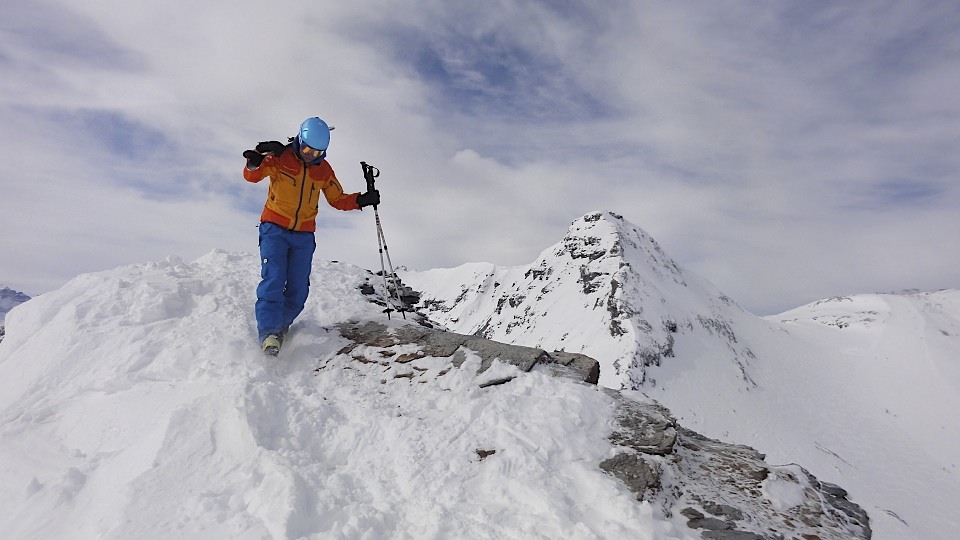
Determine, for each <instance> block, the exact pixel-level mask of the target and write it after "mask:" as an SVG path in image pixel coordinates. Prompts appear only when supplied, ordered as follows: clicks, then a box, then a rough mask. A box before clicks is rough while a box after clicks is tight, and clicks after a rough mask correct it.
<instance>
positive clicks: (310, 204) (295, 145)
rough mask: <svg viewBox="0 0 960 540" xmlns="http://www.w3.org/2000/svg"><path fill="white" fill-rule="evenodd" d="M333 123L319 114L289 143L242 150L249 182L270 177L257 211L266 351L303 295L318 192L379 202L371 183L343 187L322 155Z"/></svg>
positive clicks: (338, 203) (356, 203)
mask: <svg viewBox="0 0 960 540" xmlns="http://www.w3.org/2000/svg"><path fill="white" fill-rule="evenodd" d="M331 129H332V128H330V127H329V126H328V125H327V123H326V122H324V121H323V120H321V119H320V118H307V119H306V120H304V121H303V123H302V124H300V132H299V133H298V134H297V136H296V137H291V138H290V143H289V144H286V145H284V144H282V143H280V142H278V141H267V142H261V143H259V144H257V146H256V150H246V151H244V152H243V157H245V158H247V165H246V168H244V171H243V177H244V178H245V179H246V180H247V181H248V182H254V183H256V182H259V181H261V180H263V179H264V178H268V177H269V178H270V189H269V191H268V192H267V201H266V204H264V207H263V213H262V214H261V215H260V277H261V281H260V285H258V286H257V303H256V307H255V312H256V316H257V331H258V333H259V340H260V349H261V350H262V351H263V352H264V354H267V355H270V356H276V355H277V353H278V352H280V347H281V345H282V344H283V338H284V337H285V336H286V333H287V331H288V330H289V328H290V324H291V323H293V321H294V319H296V318H297V316H298V315H299V314H300V312H301V311H303V305H304V303H305V302H306V300H307V293H308V291H309V287H310V269H311V267H312V263H313V253H314V251H315V249H316V246H317V243H316V238H315V236H314V234H313V233H314V231H316V229H317V223H316V217H317V212H318V210H319V209H318V203H319V200H320V192H321V191H322V192H323V195H324V197H325V198H326V199H327V202H328V203H329V204H330V206H332V207H334V208H336V209H338V210H360V209H362V208H363V207H365V206H370V205H378V204H380V193H379V192H378V191H377V190H375V189H373V190H368V191H367V192H366V193H349V194H348V193H344V192H343V188H342V187H341V186H340V182H339V181H338V180H337V177H336V175H335V174H334V172H333V168H332V167H331V166H330V164H329V163H328V162H327V161H326V159H325V158H326V156H327V147H328V146H329V144H330V130H331Z"/></svg>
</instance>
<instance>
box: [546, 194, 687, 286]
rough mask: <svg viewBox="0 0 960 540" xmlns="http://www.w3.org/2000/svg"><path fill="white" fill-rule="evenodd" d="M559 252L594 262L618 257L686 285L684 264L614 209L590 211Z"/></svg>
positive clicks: (574, 226) (573, 225) (570, 231)
mask: <svg viewBox="0 0 960 540" xmlns="http://www.w3.org/2000/svg"><path fill="white" fill-rule="evenodd" d="M560 245H561V246H562V248H561V251H558V252H556V255H558V256H562V255H563V254H564V253H566V254H569V256H570V258H572V259H575V260H580V259H585V260H586V261H581V262H592V261H597V260H601V259H605V258H610V257H612V258H615V259H617V260H618V261H622V263H623V264H625V265H631V266H634V267H635V269H639V268H649V269H650V270H652V271H653V273H655V274H656V275H657V276H659V277H669V279H671V280H672V281H674V282H675V283H677V284H678V285H683V286H685V285H686V282H685V281H684V278H683V272H682V271H681V269H680V266H679V265H677V263H676V262H674V261H673V259H671V258H670V257H669V256H667V254H666V253H665V252H664V251H663V249H662V248H661V247H660V245H659V244H657V242H656V241H655V240H654V239H653V237H652V236H650V235H649V234H648V233H647V232H646V231H644V230H643V229H642V228H640V227H638V226H636V225H634V224H633V223H630V222H629V221H627V220H625V219H624V218H623V216H621V215H619V214H615V213H613V212H590V213H588V214H585V215H584V216H583V217H581V218H579V219H576V220H574V221H573V223H571V224H570V227H569V228H568V229H567V234H566V236H564V238H563V240H562V241H561V243H560Z"/></svg>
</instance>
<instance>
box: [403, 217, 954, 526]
mask: <svg viewBox="0 0 960 540" xmlns="http://www.w3.org/2000/svg"><path fill="white" fill-rule="evenodd" d="M587 217H588V218H590V219H585V218H581V219H580V220H577V221H575V222H574V223H573V225H571V229H570V232H569V233H568V235H567V237H566V238H565V239H564V240H563V241H562V242H561V243H559V244H557V245H556V246H553V247H551V248H548V249H546V250H545V251H544V252H543V253H542V254H541V256H540V257H539V258H538V259H537V260H536V261H535V262H533V263H531V264H530V265H528V266H523V267H512V268H498V267H495V266H487V267H461V268H459V269H447V270H431V271H429V272H424V273H417V272H409V273H405V274H404V275H403V277H404V281H405V282H408V283H409V284H411V285H412V286H413V287H414V288H415V289H417V288H419V290H422V291H426V292H427V294H425V297H426V298H429V299H432V300H436V301H443V302H444V303H443V304H435V306H440V308H437V309H435V311H434V312H432V315H435V316H436V317H437V318H438V319H439V320H441V321H442V322H443V323H444V324H446V325H447V326H448V327H449V328H451V329H452V330H454V331H458V332H463V333H471V332H474V331H477V330H484V331H485V332H487V334H488V335H490V336H491V337H493V338H494V339H497V340H500V341H505V342H512V343H517V344H522V345H531V346H538V347H542V348H544V349H546V350H548V351H549V350H557V349H565V350H567V351H574V352H584V353H585V354H588V355H591V356H594V357H596V358H597V359H598V360H600V362H601V378H600V382H601V384H602V385H606V386H609V387H613V388H621V387H622V386H627V387H635V386H632V385H633V384H634V383H636V381H637V379H636V377H635V376H633V374H632V373H631V372H630V370H628V369H624V368H623V366H624V365H625V364H628V363H629V362H630V361H631V360H632V359H633V358H634V354H635V351H636V350H637V349H638V343H640V344H641V346H643V344H644V343H648V344H649V343H653V344H654V345H656V343H657V342H658V341H659V343H661V344H662V343H663V334H662V333H660V334H658V332H661V328H662V326H663V325H662V324H661V322H662V321H674V322H677V323H679V324H680V325H681V326H684V325H686V324H687V323H690V324H689V326H687V327H685V328H681V329H680V332H678V333H676V334H675V336H676V342H675V344H674V346H673V350H672V356H669V357H667V356H664V357H661V358H659V364H655V365H650V366H648V367H647V368H646V370H645V371H646V373H645V375H644V376H645V378H646V379H645V381H644V382H643V384H642V385H641V386H639V387H635V388H637V389H638V390H641V391H642V392H643V393H644V394H646V395H648V396H650V397H652V398H654V399H656V400H657V401H659V402H660V403H662V404H664V405H665V406H666V407H667V408H669V409H670V410H671V412H672V413H673V414H674V415H675V416H676V417H677V418H678V420H679V421H680V423H681V424H682V425H684V426H686V427H689V428H691V429H694V430H696V431H699V432H700V433H703V434H704V435H707V436H708V437H713V438H718V439H721V440H724V441H728V442H733V443H738V444H747V445H750V446H752V447H754V448H756V449H757V450H759V451H760V452H763V453H765V454H767V461H768V462H769V463H772V464H799V465H801V466H803V467H804V468H806V469H808V470H809V471H810V472H812V473H813V474H814V475H815V476H816V477H817V478H819V479H820V480H823V481H827V482H831V483H834V484H838V485H840V486H842V487H843V488H844V489H846V490H847V491H848V492H849V493H850V499H851V500H852V501H854V502H856V503H858V504H860V505H861V506H862V507H863V508H864V509H865V510H867V512H868V513H869V514H870V518H871V527H872V528H873V531H874V538H876V539H878V540H904V539H916V540H928V539H938V538H943V539H952V538H960V518H958V516H957V513H956V507H957V505H958V504H960V290H955V289H954V290H944V291H935V292H928V293H916V294H867V295H858V296H851V297H838V298H832V299H825V300H823V301H820V302H816V303H813V304H811V305H808V306H803V307H800V308H797V309H794V310H791V311H789V312H786V313H783V314H781V315H777V316H772V317H766V318H759V317H756V316H754V315H752V314H749V313H747V312H745V311H743V310H741V309H740V308H738V307H737V306H736V305H735V304H734V303H733V302H731V301H729V299H726V300H724V299H725V298H726V297H725V296H724V295H722V293H720V291H718V290H716V289H715V288H713V287H712V285H710V284H709V283H707V282H706V281H705V280H703V279H702V278H699V277H698V276H694V275H691V274H689V273H687V272H683V271H680V270H678V271H677V272H674V271H673V270H674V269H675V266H676V265H675V263H672V261H671V260H670V259H669V258H668V257H667V256H666V255H665V254H664V253H662V251H661V250H659V248H658V247H657V246H656V244H655V243H653V242H652V240H651V239H649V238H648V235H646V233H644V232H643V231H642V230H639V228H636V227H635V226H632V225H631V224H628V223H625V222H622V221H619V220H618V219H617V216H613V215H610V214H604V215H603V216H602V217H601V219H599V220H595V219H594V215H593V214H588V216H587ZM631 241H632V242H633V243H634V244H635V245H633V246H630V245H629V244H630V242H631ZM574 244H575V245H576V247H577V248H578V249H582V248H583V246H592V247H594V248H596V249H598V250H606V251H607V252H608V253H607V255H598V254H594V255H595V256H596V258H573V259H572V260H571V258H570V252H571V250H570V249H564V247H565V246H566V247H569V246H571V245H574ZM621 248H622V249H621ZM598 253H599V252H598ZM610 254H614V255H616V257H613V256H609V255H610ZM543 268H553V269H554V271H553V276H552V281H550V280H547V281H536V280H531V279H529V278H526V279H525V278H523V276H525V275H527V274H528V273H529V272H530V271H534V270H539V269H543ZM581 268H583V269H584V271H589V272H597V273H602V272H607V273H608V275H612V276H615V277H616V279H618V280H619V281H620V282H621V283H622V284H624V285H622V286H620V287H619V288H617V289H615V290H612V291H611V290H609V289H608V290H606V291H603V290H599V291H596V292H591V293H589V294H587V293H586V292H585V290H586V289H585V288H584V283H585V281H584V279H583V278H582V277H581V276H582V271H581ZM623 269H628V270H626V271H625V270H623ZM481 270H482V272H483V273H485V274H486V275H489V276H494V277H495V279H494V278H491V279H488V280H487V281H485V282H483V284H478V281H477V276H478V275H480V271H481ZM618 272H619V273H618ZM457 274H460V275H459V276H457ZM517 276H519V277H517ZM604 279H608V278H604ZM434 282H439V283H443V288H435V287H434V285H433V283H434ZM490 282H499V283H500V286H499V288H497V289H495V288H493V287H491V286H489V285H487V283H490ZM456 283H460V284H461V287H462V290H463V291H464V292H462V293H460V291H461V289H458V288H457V286H456V285H455V284H456ZM463 284H467V285H463ZM631 284H635V285H633V286H631ZM468 286H469V287H475V288H473V289H468ZM504 289H506V291H507V293H509V294H512V292H513V291H514V290H521V291H523V292H525V293H526V292H528V291H533V292H534V293H533V294H527V295H526V299H525V300H524V302H523V303H521V304H519V306H518V308H517V309H515V310H511V309H510V307H509V306H508V305H506V304H505V305H503V306H502V309H501V311H500V312H496V310H493V309H490V307H489V306H490V305H496V304H497V302H496V297H497V296H503V295H504V294H505V293H504V292H503V290H504ZM458 293H460V297H459V298H457V294H458ZM591 295H592V296H591ZM598 295H599V296H598ZM604 295H607V296H609V295H613V298H615V299H616V300H617V302H619V303H620V304H622V305H623V306H626V307H627V308H629V309H625V310H624V311H625V312H630V311H633V312H635V313H636V314H637V315H636V316H633V317H632V318H631V319H630V320H626V319H624V321H623V322H622V324H623V325H624V327H625V329H626V334H625V335H626V336H628V338H626V337H618V336H613V335H611V334H610V333H608V332H606V328H608V327H609V323H610V316H609V314H608V313H607V310H606V309H603V306H605V305H606V303H605V302H606V296H604ZM531 298H534V299H533V300H531ZM718 299H719V300H720V301H718ZM597 305H600V306H601V307H600V308H596V306H597ZM447 308H449V309H447ZM701 317H705V318H707V319H710V320H714V321H717V322H720V323H723V324H725V325H726V328H723V327H721V326H718V327H717V329H716V330H717V331H715V332H711V331H709V329H707V330H706V331H705V328H707V327H706V326H704V327H700V326H698V320H699V318H701ZM705 320H706V319H705ZM727 330H729V333H730V335H729V336H727V338H728V339H724V336H723V335H722V334H724V333H725V332H726V331H727ZM604 334H606V335H604ZM604 370H606V375H604ZM614 370H618V372H617V373H615V376H614V375H611V373H612V372H614ZM783 485H785V484H783ZM778 486H779V484H775V483H771V484H770V486H769V490H768V491H769V493H768V494H767V495H768V496H769V497H771V499H776V500H777V501H780V502H782V503H783V504H788V503H789V502H790V501H791V500H792V498H791V497H790V494H789V493H781V492H780V491H778Z"/></svg>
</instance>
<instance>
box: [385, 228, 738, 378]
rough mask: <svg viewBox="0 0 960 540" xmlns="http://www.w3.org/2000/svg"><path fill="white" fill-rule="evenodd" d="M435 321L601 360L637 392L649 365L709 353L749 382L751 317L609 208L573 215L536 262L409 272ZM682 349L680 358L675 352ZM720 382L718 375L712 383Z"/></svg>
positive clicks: (604, 374) (607, 372) (650, 374)
mask: <svg viewBox="0 0 960 540" xmlns="http://www.w3.org/2000/svg"><path fill="white" fill-rule="evenodd" d="M403 280H404V282H406V283H407V284H408V285H410V286H411V287H413V288H414V289H416V290H418V291H420V292H421V293H422V294H423V297H422V302H421V304H420V305H419V306H418V307H420V308H422V310H423V311H424V312H425V313H427V314H428V315H429V316H430V318H431V319H432V320H435V321H438V322H439V323H441V324H443V325H445V326H447V327H449V328H451V329H452V330H455V331H457V332H463V333H468V334H473V333H475V334H478V335H483V336H485V337H488V338H490V339H495V340H498V341H505V342H509V343H517V344H521V345H528V346H532V347H542V348H544V349H547V350H563V351H567V352H577V353H583V354H586V355H588V356H592V357H593V358H597V359H599V360H600V362H601V367H600V383H601V384H602V385H604V386H607V387H610V388H618V389H619V388H624V389H631V390H636V389H639V388H642V387H643V386H644V385H645V383H646V384H647V385H652V384H655V379H656V377H657V375H656V370H651V369H650V368H651V367H655V366H661V365H664V364H676V363H678V362H682V363H684V364H686V365H687V367H688V368H692V367H694V365H693V364H695V360H696V359H697V358H699V357H702V356H705V355H706V356H710V358H711V361H712V362H715V363H722V364H723V366H722V368H721V369H720V370H718V373H722V374H723V377H724V380H723V384H730V385H731V386H733V387H737V388H744V387H750V386H752V385H754V383H753V381H752V379H751V375H750V368H749V365H750V363H751V362H752V361H753V353H752V352H751V351H750V349H749V347H747V346H746V345H745V344H743V343H742V342H740V341H739V340H738V339H737V336H736V335H735V333H734V330H733V328H734V326H736V325H737V322H738V321H741V320H743V319H745V318H749V319H753V318H754V317H753V316H751V315H749V314H747V313H745V312H744V311H743V310H742V309H740V307H739V306H737V305H736V304H735V303H734V302H733V301H732V300H731V299H730V298H728V297H726V296H725V295H723V294H722V293H721V292H720V291H719V290H717V289H716V288H715V287H713V286H712V285H710V284H709V283H707V282H706V281H704V280H702V279H700V278H698V277H697V276H694V275H692V274H690V273H688V272H684V271H683V270H681V269H680V267H679V266H678V265H677V263H675V262H674V261H673V260H672V259H671V258H670V257H669V256H667V254H666V253H664V251H663V250H662V249H661V248H660V246H659V245H657V243H656V242H655V241H654V240H653V238H651V237H650V235H648V234H647V233H645V232H644V231H643V230H641V229H640V228H638V227H636V226H634V225H632V224H630V223H629V222H627V221H625V220H624V219H623V218H622V217H621V216H618V215H616V214H611V213H600V212H596V213H591V214H587V215H586V216H584V217H582V218H580V219H578V220H576V221H574V222H573V224H572V225H571V226H570V229H569V230H568V232H567V234H566V236H564V238H563V240H561V241H560V242H559V243H558V244H556V245H554V246H552V247H550V248H547V249H546V250H544V251H543V252H542V253H541V254H540V256H539V257H538V258H537V260H536V261H534V262H533V263H532V264H530V265H527V266H519V267H506V268H505V267H497V266H494V265H490V264H468V265H465V266H461V267H458V268H453V269H435V270H429V271H426V272H408V273H405V274H404V275H403ZM678 347H683V348H684V350H685V353H686V354H685V355H684V357H683V358H681V359H676V354H675V351H676V349H677V348H678ZM718 383H719V381H718Z"/></svg>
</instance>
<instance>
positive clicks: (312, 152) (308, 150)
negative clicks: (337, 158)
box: [300, 144, 327, 159]
mask: <svg viewBox="0 0 960 540" xmlns="http://www.w3.org/2000/svg"><path fill="white" fill-rule="evenodd" d="M326 153H327V151H326V150H317V149H316V148H314V147H312V146H307V145H305V144H302V145H300V154H301V155H303V157H305V158H310V159H319V158H322V157H323V156H324V154H326Z"/></svg>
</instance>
